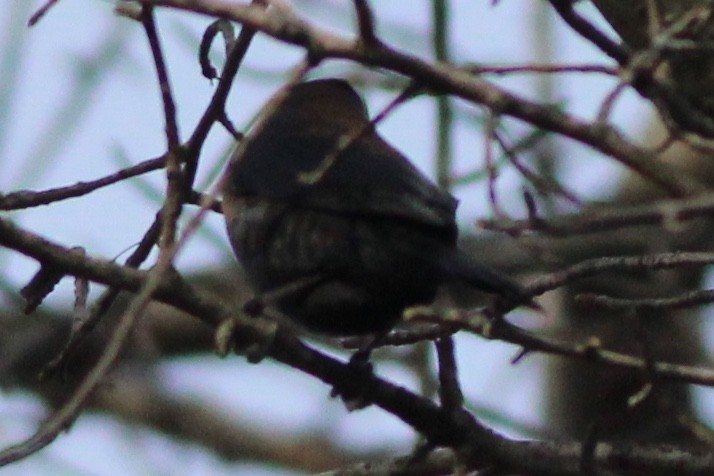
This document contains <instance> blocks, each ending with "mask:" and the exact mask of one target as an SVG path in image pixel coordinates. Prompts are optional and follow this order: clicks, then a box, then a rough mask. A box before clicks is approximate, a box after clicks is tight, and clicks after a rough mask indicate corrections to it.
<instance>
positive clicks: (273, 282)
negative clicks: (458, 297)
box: [223, 79, 529, 336]
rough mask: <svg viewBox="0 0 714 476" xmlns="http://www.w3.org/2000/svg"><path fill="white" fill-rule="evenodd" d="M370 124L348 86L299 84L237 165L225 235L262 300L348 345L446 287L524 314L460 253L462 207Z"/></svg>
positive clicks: (512, 287)
mask: <svg viewBox="0 0 714 476" xmlns="http://www.w3.org/2000/svg"><path fill="white" fill-rule="evenodd" d="M368 121H369V117H368V115H367V110H366V108H365V105H364V103H363V102H362V100H361V99H360V97H359V96H358V95H357V93H356V92H355V91H354V89H352V87H351V86H350V85H349V84H347V83H346V82H344V81H341V80H336V79H327V80H318V81H311V82H307V83H302V84H298V85H296V86H294V87H293V88H292V89H291V90H290V91H289V92H288V95H287V97H286V99H285V100H284V101H283V102H282V103H281V104H280V106H279V108H278V110H277V111H276V112H275V113H274V114H273V115H272V116H271V117H270V118H269V119H268V121H267V122H266V123H265V125H264V127H263V128H262V129H261V130H260V131H259V132H258V133H257V134H256V135H255V137H254V138H252V139H251V140H250V142H249V143H247V144H246V147H245V149H244V152H243V153H242V154H239V155H240V156H238V157H234V158H233V160H232V161H231V163H230V165H229V167H230V169H229V176H228V182H227V184H226V188H225V190H224V199H223V204H224V205H223V207H224V214H225V218H226V225H227V228H228V234H229V236H230V240H231V244H232V245H233V249H234V250H235V252H236V255H237V256H238V259H239V261H240V262H241V264H242V265H243V267H244V269H245V271H246V274H247V276H248V279H249V281H250V283H251V284H252V286H253V287H254V288H255V290H256V292H257V293H258V294H260V295H269V294H273V295H277V294H282V296H281V297H280V298H279V299H277V300H275V302H270V303H269V304H271V305H274V306H275V307H276V308H277V309H278V310H280V311H281V312H282V313H284V314H285V315H287V316H288V317H290V318H292V319H294V320H295V321H297V322H299V323H301V324H302V325H304V326H305V327H307V328H308V329H310V330H313V331H317V332H321V333H326V334H331V335H344V336H346V335H357V334H367V333H382V332H385V331H387V330H389V329H390V328H391V327H392V326H393V325H394V324H395V323H396V322H397V320H398V319H399V318H400V316H401V312H402V310H403V309H404V308H405V307H408V306H411V305H416V304H427V303H430V302H431V301H432V300H433V299H434V296H435V294H436V290H437V288H438V286H439V285H440V284H442V283H444V282H447V281H451V280H461V281H464V282H467V283H469V284H471V285H473V286H475V287H476V288H478V289H481V290H483V291H487V292H491V293H496V294H498V295H500V296H502V297H503V298H505V299H506V300H509V301H511V302H512V303H513V304H519V303H527V302H529V297H528V296H527V294H526V293H525V292H524V291H523V290H522V288H521V287H520V286H519V285H518V284H516V283H514V282H513V281H511V280H510V279H508V278H506V277H503V276H501V275H499V274H497V273H496V272H494V271H492V270H490V269H488V268H486V267H484V266H482V265H480V264H478V263H477V262H475V261H474V260H473V259H472V258H471V257H469V256H467V255H466V254H464V253H462V252H460V251H459V249H458V248H457V247H456V239H457V229H456V224H455V221H454V214H455V211H456V205H457V202H456V200H455V199H454V198H453V197H452V196H451V195H449V194H448V193H447V192H445V191H443V190H441V189H439V188H438V187H437V186H436V185H434V184H433V183H432V182H430V181H429V180H428V179H427V178H426V177H424V176H423V175H422V174H421V173H420V172H419V171H418V170H417V169H416V168H415V167H414V166H413V165H412V164H411V163H410V162H409V161H408V160H407V159H406V158H405V157H404V156H403V155H402V154H401V153H399V152H398V151H397V150H396V149H394V148H393V147H392V146H390V145H389V144H388V143H386V142H385V141H384V140H383V139H382V138H381V137H380V136H379V135H378V134H377V133H376V132H374V131H372V130H367V131H364V128H365V126H366V125H368ZM361 131H362V132H364V133H363V134H362V135H359V134H360V132H361ZM357 136H359V137H358V138H357V139H356V140H354V141H353V142H352V143H351V144H350V145H349V146H348V147H347V148H346V149H344V150H343V151H342V152H341V153H339V154H338V155H337V156H336V159H335V160H334V162H332V163H329V162H326V157H328V156H329V155H330V154H333V155H334V152H335V151H336V150H337V148H338V147H339V145H338V144H339V143H340V141H341V140H342V141H343V142H344V140H345V139H346V138H350V137H352V138H354V137H357ZM295 283H298V285H294V284H295ZM286 287H288V288H290V292H281V293H280V292H279V293H276V291H277V290H279V289H282V290H286V289H288V288H286Z"/></svg>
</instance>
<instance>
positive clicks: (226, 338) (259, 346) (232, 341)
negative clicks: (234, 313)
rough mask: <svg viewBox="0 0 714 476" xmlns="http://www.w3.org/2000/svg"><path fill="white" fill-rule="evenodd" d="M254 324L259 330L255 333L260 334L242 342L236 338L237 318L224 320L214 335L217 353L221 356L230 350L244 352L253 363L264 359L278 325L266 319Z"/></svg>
mask: <svg viewBox="0 0 714 476" xmlns="http://www.w3.org/2000/svg"><path fill="white" fill-rule="evenodd" d="M254 325H255V326H256V329H255V330H256V331H257V332H256V333H255V334H257V335H258V336H257V337H255V338H254V339H253V340H252V341H250V342H247V343H242V342H238V341H237V340H236V335H235V330H236V328H237V326H238V323H237V321H236V320H235V319H226V320H225V321H223V322H222V323H221V324H220V325H219V326H218V328H217V329H216V333H215V335H214V342H215V349H216V353H217V354H218V355H219V356H221V357H225V356H227V355H228V354H229V353H230V352H235V353H238V354H243V355H245V356H246V359H247V360H248V362H250V363H251V364H257V363H259V362H260V361H262V360H263V359H264V358H265V357H266V355H268V353H269V352H270V348H271V347H272V345H273V341H274V340H275V334H276V333H277V331H278V325H277V323H275V322H272V321H269V320H266V319H259V320H256V321H255V323H254Z"/></svg>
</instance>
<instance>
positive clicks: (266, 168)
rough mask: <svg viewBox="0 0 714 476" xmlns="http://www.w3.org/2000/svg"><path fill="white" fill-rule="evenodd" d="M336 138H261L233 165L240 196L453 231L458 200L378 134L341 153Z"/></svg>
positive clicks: (234, 180)
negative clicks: (412, 222) (268, 199)
mask: <svg viewBox="0 0 714 476" xmlns="http://www.w3.org/2000/svg"><path fill="white" fill-rule="evenodd" d="M337 142H338V138H337V137H326V136H320V135H315V134H312V135H310V136H309V137H299V138H298V137H296V138H294V139H292V138H291V137H289V136H285V135H283V134H281V135H280V136H275V137H270V136H269V135H262V136H259V137H257V138H256V139H255V140H254V141H253V142H252V143H250V144H248V146H247V147H246V150H245V153H244V154H243V156H242V157H241V158H239V160H238V161H237V162H235V163H234V164H233V167H234V170H233V171H232V178H231V184H230V186H231V187H232V188H233V192H234V193H236V194H238V195H249V196H250V195H253V196H261V197H266V198H272V199H276V200H284V201H289V202H293V203H300V204H301V205H305V206H309V207H312V208H315V209H322V210H329V211H335V212H339V213H349V214H355V215H372V216H375V215H376V216H382V217H385V218H397V219H404V220H409V221H414V222H417V223H419V224H423V225H427V226H433V227H446V228H449V229H452V228H454V227H455V225H454V215H455V212H456V206H457V201H456V199H454V197H452V196H451V195H450V194H449V193H447V192H445V191H443V190H441V189H440V188H439V187H437V186H436V185H435V184H433V183H432V182H431V181H429V180H428V179H427V178H426V177H425V176H424V175H423V174H421V172H419V171H418V170H417V169H416V168H415V167H414V166H413V165H412V164H411V162H409V160H407V159H406V157H404V156H403V155H402V154H401V153H400V152H399V151H397V150H396V149H394V148H393V147H392V146H390V145H389V144H388V143H386V142H385V141H384V140H382V139H381V138H380V137H379V136H378V135H376V134H370V135H366V136H364V137H362V138H361V139H359V140H357V141H355V142H354V143H352V144H351V145H350V146H349V147H348V148H347V149H346V150H343V151H342V152H341V153H340V155H339V157H337V159H336V160H334V162H331V163H329V164H328V163H327V162H325V161H326V158H327V157H329V155H330V154H332V153H334V151H335V149H336V144H337Z"/></svg>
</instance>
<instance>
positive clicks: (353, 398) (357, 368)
mask: <svg viewBox="0 0 714 476" xmlns="http://www.w3.org/2000/svg"><path fill="white" fill-rule="evenodd" d="M370 350H371V349H370ZM365 357H366V358H365ZM367 359H369V353H367V354H366V355H365V354H364V353H362V351H361V350H360V351H357V352H355V353H354V355H353V356H352V357H351V358H350V360H349V362H348V363H347V367H348V370H349V372H350V373H352V374H354V375H355V378H354V379H351V380H353V382H356V385H351V386H350V388H349V389H345V388H337V387H336V386H335V387H332V391H331V392H330V397H331V398H337V397H339V398H340V399H341V400H342V402H343V403H344V404H345V408H347V411H350V412H351V411H355V410H361V409H363V408H366V407H367V406H369V404H370V403H371V402H370V401H369V400H368V399H367V398H365V396H364V395H363V389H364V388H365V383H366V382H367V381H369V380H370V379H371V378H372V377H373V376H374V367H373V366H372V364H371V363H370V362H369V360H367Z"/></svg>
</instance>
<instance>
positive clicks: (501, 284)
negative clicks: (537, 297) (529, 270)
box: [440, 250, 539, 308]
mask: <svg viewBox="0 0 714 476" xmlns="http://www.w3.org/2000/svg"><path fill="white" fill-rule="evenodd" d="M441 258H442V259H441V260H440V263H441V264H442V265H443V272H444V274H445V277H446V278H447V279H449V280H455V281H462V282H464V283H466V284H469V285H471V286H473V287H475V288H478V289H480V290H482V291H486V292H488V293H493V294H497V295H498V296H501V297H502V298H503V299H505V300H506V301H508V302H509V303H510V304H513V305H514V306H515V305H525V306H528V307H532V308H539V306H538V305H537V304H535V303H534V302H533V296H532V294H531V293H529V292H528V291H527V290H526V289H525V288H524V287H523V286H521V285H520V284H518V283H517V282H515V281H514V280H512V279H511V278H509V277H507V276H504V275H502V274H500V273H498V272H497V271H494V270H493V269H491V268H488V267H486V266H484V265H482V264H480V263H478V262H477V261H476V260H475V259H474V258H472V257H471V256H469V255H467V254H466V253H464V252H461V251H458V250H457V251H456V252H451V253H447V256H442V257H441Z"/></svg>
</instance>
